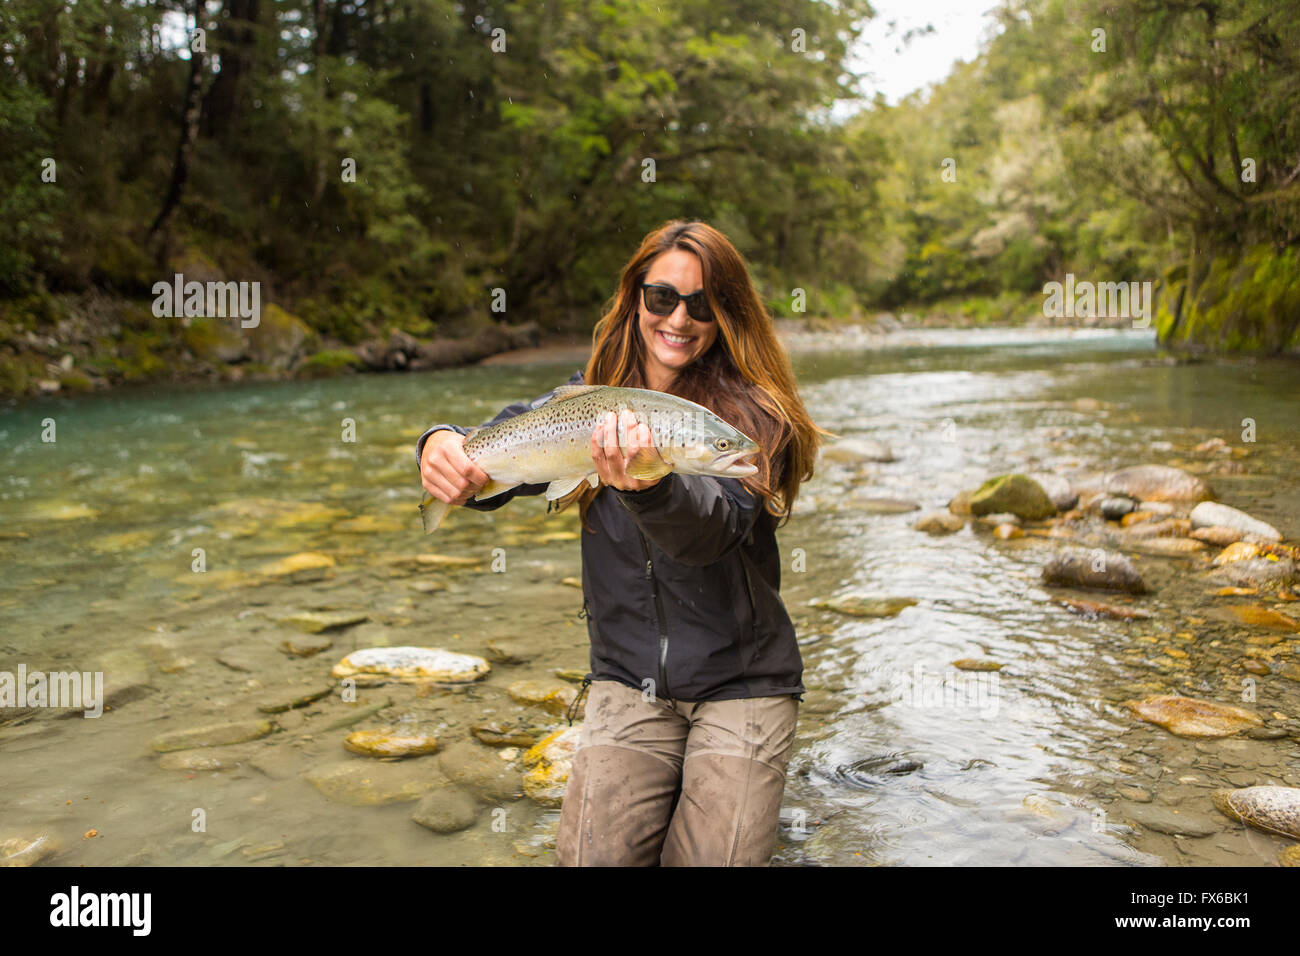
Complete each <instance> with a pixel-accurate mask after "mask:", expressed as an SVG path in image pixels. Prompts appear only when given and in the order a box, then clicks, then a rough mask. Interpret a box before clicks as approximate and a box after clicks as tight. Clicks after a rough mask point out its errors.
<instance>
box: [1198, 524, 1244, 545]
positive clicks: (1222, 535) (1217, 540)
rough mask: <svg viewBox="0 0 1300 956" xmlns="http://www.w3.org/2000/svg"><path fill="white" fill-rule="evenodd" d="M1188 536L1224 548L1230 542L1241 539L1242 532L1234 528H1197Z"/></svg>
mask: <svg viewBox="0 0 1300 956" xmlns="http://www.w3.org/2000/svg"><path fill="white" fill-rule="evenodd" d="M1190 537H1192V538H1195V539H1196V540H1197V541H1204V542H1205V543H1206V544H1212V545H1214V546H1215V547H1218V548H1225V547H1227V546H1228V545H1230V544H1236V543H1237V542H1238V541H1240V540H1241V539H1242V533H1241V532H1240V531H1238V530H1237V529H1236V528H1222V527H1218V526H1215V527H1210V528H1197V529H1196V530H1194V531H1193V532H1192V533H1191V535H1190Z"/></svg>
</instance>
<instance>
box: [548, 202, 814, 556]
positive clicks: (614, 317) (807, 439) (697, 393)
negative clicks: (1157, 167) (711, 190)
mask: <svg viewBox="0 0 1300 956" xmlns="http://www.w3.org/2000/svg"><path fill="white" fill-rule="evenodd" d="M671 249H682V250H684V251H686V252H689V253H692V254H694V255H695V256H696V257H697V258H698V259H699V260H700V272H701V274H702V275H703V278H704V295H705V298H706V299H707V300H708V303H709V308H710V309H711V310H712V312H713V316H714V321H715V322H717V323H718V336H717V338H716V339H715V340H714V342H713V345H712V346H711V347H710V348H709V350H708V351H707V352H706V353H704V355H702V356H700V357H699V358H698V359H697V360H696V361H694V362H692V363H691V364H690V365H688V366H687V367H685V368H683V369H681V370H680V371H679V372H678V373H677V375H676V377H675V378H674V380H673V382H672V384H671V385H670V386H669V387H668V392H669V394H672V395H676V396H678V397H679V398H684V399H686V400H687V401H691V402H695V403H696V404H698V405H703V406H704V407H705V408H707V409H709V410H710V411H711V412H713V413H714V414H715V415H717V416H719V417H720V418H722V419H723V420H724V421H726V422H728V423H730V424H731V425H733V426H735V427H736V428H738V429H739V430H740V431H742V432H744V433H745V434H746V435H748V436H749V437H750V438H752V439H754V440H755V441H756V442H758V445H759V448H760V449H761V452H760V454H759V455H757V456H756V457H755V458H753V459H751V461H752V462H753V463H754V464H756V465H757V466H758V472H757V474H754V475H750V476H748V477H746V478H742V479H740V481H741V482H742V483H743V484H744V485H745V486H746V487H747V488H748V489H749V490H750V492H751V493H752V494H755V495H757V496H759V497H760V498H761V499H762V501H763V507H764V510H766V511H767V512H768V513H769V514H771V515H772V516H773V517H774V518H775V519H778V523H777V527H779V526H780V525H781V524H784V523H785V522H786V521H788V520H789V518H790V515H791V514H792V512H793V510H794V502H795V498H797V497H798V495H799V485H800V484H802V483H803V482H805V481H808V480H809V479H810V478H812V476H813V465H814V464H815V463H816V461H817V450H818V448H819V446H820V445H821V438H820V437H819V436H820V435H832V436H833V433H832V432H828V431H825V430H824V429H822V428H819V427H818V426H817V425H816V424H815V423H814V422H813V420H812V419H811V418H810V417H809V415H808V412H807V410H806V409H805V408H804V404H803V401H802V399H800V398H799V392H798V389H797V388H796V386H795V381H794V369H793V368H792V366H791V365H790V356H789V354H788V353H787V352H786V349H785V346H784V345H782V344H781V341H780V339H778V338H777V335H776V330H775V328H774V326H773V324H772V316H771V314H770V313H769V312H768V311H767V309H766V308H765V307H764V305H763V303H762V300H761V299H760V298H759V295H758V290H756V289H755V288H754V282H753V279H751V278H750V275H749V269H748V268H747V267H746V265H745V260H744V258H743V257H742V256H741V255H740V252H739V251H737V249H736V247H735V246H734V245H732V243H731V241H730V240H729V239H728V238H727V237H726V236H724V235H723V234H722V233H721V232H719V231H718V230H716V229H714V228H713V227H712V226H710V225H708V224H707V223H703V222H686V221H683V220H679V219H675V220H672V221H670V222H666V223H664V224H663V225H662V226H660V227H659V228H658V229H655V230H654V231H653V232H651V233H650V234H649V235H647V236H646V237H645V238H644V239H643V240H641V245H640V247H639V248H638V249H637V251H636V253H635V254H634V255H633V256H632V258H631V259H630V260H628V262H627V265H625V266H624V267H623V274H622V277H621V278H620V279H619V283H618V290H617V291H616V292H615V294H614V297H613V299H612V304H611V305H610V307H609V310H608V311H607V312H606V313H605V314H604V315H603V316H601V318H600V321H598V322H597V323H596V327H595V329H594V330H593V331H592V351H591V358H590V359H589V360H588V361H587V368H586V370H585V372H584V373H583V380H584V381H585V382H586V384H588V385H615V386H623V387H628V388H648V387H649V386H648V385H647V384H646V379H645V341H644V340H643V338H642V336H641V330H640V328H639V323H638V322H637V298H638V296H639V295H640V292H641V283H642V282H643V281H645V277H646V275H647V274H648V273H649V271H650V265H651V263H652V262H653V261H654V259H655V258H656V257H658V256H659V255H662V254H663V253H665V252H668V251H669V250H671ZM578 487H579V489H581V490H580V491H577V492H572V493H570V497H568V498H566V499H565V500H564V501H563V502H562V503H559V504H558V507H559V508H563V507H567V506H568V505H569V504H570V503H571V502H572V501H573V499H574V498H575V497H576V498H577V499H579V501H580V502H581V504H580V510H579V515H580V518H581V521H582V524H583V526H584V527H588V530H590V527H589V526H588V525H587V509H588V508H589V507H590V506H591V502H592V501H593V500H594V499H595V497H596V495H597V494H598V493H599V492H600V490H601V488H600V487H599V486H598V487H596V488H592V487H590V486H589V485H587V484H586V483H585V482H583V483H582V484H581V485H579V486H578Z"/></svg>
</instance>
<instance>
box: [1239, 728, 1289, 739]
mask: <svg viewBox="0 0 1300 956" xmlns="http://www.w3.org/2000/svg"><path fill="white" fill-rule="evenodd" d="M1246 736H1247V737H1249V738H1250V739H1251V740H1284V739H1285V738H1287V737H1289V736H1291V735H1290V734H1288V733H1287V731H1286V728H1285V727H1251V728H1250V730H1248V731H1246Z"/></svg>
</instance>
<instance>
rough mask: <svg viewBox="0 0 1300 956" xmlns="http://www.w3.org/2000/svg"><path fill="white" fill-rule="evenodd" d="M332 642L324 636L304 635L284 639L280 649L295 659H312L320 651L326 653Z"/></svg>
mask: <svg viewBox="0 0 1300 956" xmlns="http://www.w3.org/2000/svg"><path fill="white" fill-rule="evenodd" d="M333 646H334V641H332V640H331V639H330V638H329V637H327V636H326V635H324V634H306V635H303V636H302V637H286V638H285V639H284V640H283V641H281V642H280V647H281V648H283V649H284V650H286V651H288V652H289V653H290V654H293V655H294V656H296V657H313V656H315V655H316V654H319V653H320V652H321V651H328V650H329V649H330V648H331V647H333Z"/></svg>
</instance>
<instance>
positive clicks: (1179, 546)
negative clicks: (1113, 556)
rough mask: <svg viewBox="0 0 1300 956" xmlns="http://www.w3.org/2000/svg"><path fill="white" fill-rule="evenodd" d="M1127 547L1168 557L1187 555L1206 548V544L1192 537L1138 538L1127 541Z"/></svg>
mask: <svg viewBox="0 0 1300 956" xmlns="http://www.w3.org/2000/svg"><path fill="white" fill-rule="evenodd" d="M1125 547H1126V548H1129V549H1131V550H1133V551H1138V552H1140V553H1142V554H1155V555H1160V556H1161V557H1167V558H1179V557H1187V556H1188V555H1192V554H1198V553H1200V552H1201V551H1204V550H1205V545H1204V544H1203V543H1202V542H1200V541H1193V540H1192V539H1191V538H1162V537H1153V538H1138V539H1137V540H1134V541H1129V542H1126V543H1125Z"/></svg>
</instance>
